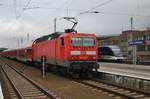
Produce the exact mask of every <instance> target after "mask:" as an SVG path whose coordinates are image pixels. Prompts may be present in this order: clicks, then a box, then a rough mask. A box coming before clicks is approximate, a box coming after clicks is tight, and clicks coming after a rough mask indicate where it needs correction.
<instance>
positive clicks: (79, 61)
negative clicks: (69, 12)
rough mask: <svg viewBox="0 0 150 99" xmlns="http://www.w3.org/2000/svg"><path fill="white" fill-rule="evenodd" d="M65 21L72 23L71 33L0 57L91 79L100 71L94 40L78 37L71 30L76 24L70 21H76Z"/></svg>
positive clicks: (46, 38)
mask: <svg viewBox="0 0 150 99" xmlns="http://www.w3.org/2000/svg"><path fill="white" fill-rule="evenodd" d="M64 19H66V20H69V21H71V22H73V23H74V25H73V27H72V28H71V29H67V30H66V31H65V32H56V33H53V34H50V35H46V36H43V37H40V38H38V39H36V40H35V41H34V42H33V44H32V46H30V47H26V48H21V49H16V50H11V51H4V52H3V54H4V55H5V56H9V57H10V56H13V57H15V58H16V59H17V60H21V61H25V62H27V61H30V62H33V63H41V62H42V60H43V59H45V60H46V62H45V63H46V64H47V65H48V67H49V68H51V67H55V68H57V70H59V71H60V72H63V73H69V74H77V75H78V74H84V75H86V76H91V73H92V72H93V70H94V69H95V71H96V72H97V69H98V68H99V65H98V63H97V59H98V43H97V40H96V36H95V34H87V33H77V32H76V31H75V30H74V27H75V25H76V24H77V22H76V21H72V20H71V19H73V20H75V19H74V18H68V17H64ZM11 54H12V55H11ZM50 64H52V65H50ZM78 76H79V75H78Z"/></svg>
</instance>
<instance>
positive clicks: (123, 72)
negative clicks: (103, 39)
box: [98, 62, 150, 80]
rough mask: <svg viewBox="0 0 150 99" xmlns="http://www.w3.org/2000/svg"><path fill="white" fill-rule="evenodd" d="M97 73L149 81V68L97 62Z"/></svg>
mask: <svg viewBox="0 0 150 99" xmlns="http://www.w3.org/2000/svg"><path fill="white" fill-rule="evenodd" d="M99 64H100V68H99V70H98V71H99V72H104V73H110V74H115V75H120V76H127V77H133V78H139V79H144V80H150V73H149V71H150V66H144V65H133V64H118V63H103V62H99Z"/></svg>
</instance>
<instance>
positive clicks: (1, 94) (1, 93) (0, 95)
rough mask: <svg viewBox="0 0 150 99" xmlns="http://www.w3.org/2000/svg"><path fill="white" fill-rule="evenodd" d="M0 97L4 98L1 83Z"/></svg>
mask: <svg viewBox="0 0 150 99" xmlns="http://www.w3.org/2000/svg"><path fill="white" fill-rule="evenodd" d="M0 99H4V97H3V92H2V87H1V83H0Z"/></svg>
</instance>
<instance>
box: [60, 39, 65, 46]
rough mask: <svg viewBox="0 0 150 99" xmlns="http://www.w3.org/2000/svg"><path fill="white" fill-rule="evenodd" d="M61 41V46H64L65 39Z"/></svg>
mask: <svg viewBox="0 0 150 99" xmlns="http://www.w3.org/2000/svg"><path fill="white" fill-rule="evenodd" d="M60 40H61V46H64V38H60Z"/></svg>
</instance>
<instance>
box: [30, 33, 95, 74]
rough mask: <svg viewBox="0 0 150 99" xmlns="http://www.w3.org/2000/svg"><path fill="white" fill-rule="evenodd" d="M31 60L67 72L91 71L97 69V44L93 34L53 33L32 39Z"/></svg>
mask: <svg viewBox="0 0 150 99" xmlns="http://www.w3.org/2000/svg"><path fill="white" fill-rule="evenodd" d="M32 51H33V61H35V62H41V60H42V58H43V57H44V58H45V59H46V63H47V64H53V65H55V66H57V67H58V68H62V69H66V70H67V71H69V72H77V73H82V72H89V71H90V72H91V71H92V70H93V69H95V70H97V69H98V64H97V58H98V45H97V40H96V36H95V34H84V33H82V34H79V33H58V32H57V33H53V34H50V35H47V36H43V37H41V38H38V39H36V40H35V41H34V43H33V45H32Z"/></svg>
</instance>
